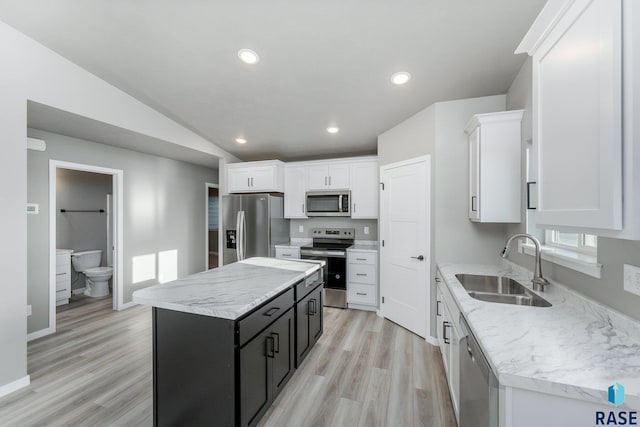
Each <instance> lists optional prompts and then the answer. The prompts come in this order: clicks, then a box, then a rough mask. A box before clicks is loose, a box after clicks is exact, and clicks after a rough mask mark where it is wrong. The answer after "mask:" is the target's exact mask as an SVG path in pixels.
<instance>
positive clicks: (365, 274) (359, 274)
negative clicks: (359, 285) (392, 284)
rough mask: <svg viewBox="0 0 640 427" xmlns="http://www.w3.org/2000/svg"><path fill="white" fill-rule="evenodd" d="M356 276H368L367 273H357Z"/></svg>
mask: <svg viewBox="0 0 640 427" xmlns="http://www.w3.org/2000/svg"><path fill="white" fill-rule="evenodd" d="M356 276H365V277H366V276H367V273H356Z"/></svg>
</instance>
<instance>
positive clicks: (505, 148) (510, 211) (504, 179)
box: [465, 110, 524, 223]
mask: <svg viewBox="0 0 640 427" xmlns="http://www.w3.org/2000/svg"><path fill="white" fill-rule="evenodd" d="M523 113H524V110H514V111H503V112H499V113H489V114H476V115H475V116H473V118H472V119H471V121H470V122H469V124H467V127H466V128H465V132H466V133H467V135H468V136H469V194H468V206H469V219H470V220H472V221H476V222H514V223H517V222H520V186H521V179H522V178H521V173H520V169H521V168H520V163H521V162H520V156H521V151H522V150H521V146H522V144H521V122H522V115H523Z"/></svg>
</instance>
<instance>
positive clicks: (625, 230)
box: [516, 0, 640, 239]
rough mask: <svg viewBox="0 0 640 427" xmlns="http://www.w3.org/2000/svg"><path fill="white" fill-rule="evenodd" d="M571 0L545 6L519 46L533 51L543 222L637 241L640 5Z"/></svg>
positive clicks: (639, 204)
mask: <svg viewBox="0 0 640 427" xmlns="http://www.w3.org/2000/svg"><path fill="white" fill-rule="evenodd" d="M566 4H567V5H568V7H564V8H562V7H560V6H554V4H553V3H548V4H547V6H545V10H546V13H545V11H544V10H543V13H541V18H540V19H538V20H536V22H535V23H534V25H533V26H532V27H531V29H530V30H529V32H528V33H527V35H526V36H525V38H524V40H523V41H522V43H521V44H520V46H519V47H518V50H517V51H516V53H520V52H527V53H529V55H531V56H532V57H533V143H534V146H537V149H538V166H537V175H538V185H537V190H538V195H537V196H538V206H537V209H538V212H537V215H536V216H537V218H536V222H537V223H538V225H539V226H542V227H548V228H556V229H560V230H565V231H569V232H585V233H590V234H597V235H600V236H608V237H618V238H630V239H640V215H638V214H637V212H638V209H640V171H639V170H638V167H637V164H638V162H640V148H639V147H638V144H637V141H636V142H635V143H634V138H635V139H636V140H637V138H638V136H637V135H638V132H639V131H640V128H639V127H640V108H639V107H638V106H639V105H640V104H639V102H640V85H639V84H638V78H637V76H638V75H639V74H638V72H639V71H640V64H639V61H640V32H639V31H638V27H637V26H638V25H639V24H638V22H640V5H638V3H637V1H634V0H590V1H587V0H577V1H574V2H570V3H566ZM554 8H555V9H554ZM556 9H557V10H556ZM623 11H624V13H623ZM634 28H635V30H634ZM634 107H635V108H634ZM634 134H635V136H634Z"/></svg>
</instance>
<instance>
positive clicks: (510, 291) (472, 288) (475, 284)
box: [456, 274, 551, 307]
mask: <svg viewBox="0 0 640 427" xmlns="http://www.w3.org/2000/svg"><path fill="white" fill-rule="evenodd" d="M456 278H457V279H458V280H459V281H460V283H461V284H462V287H463V288H465V289H466V291H467V293H468V294H469V296H471V297H472V298H475V299H477V300H480V301H487V302H496V303H500V304H513V305H528V306H532V307H551V303H549V302H548V301H547V300H545V299H544V298H542V297H540V296H538V295H536V294H534V293H533V292H531V291H530V290H529V289H527V288H525V287H524V286H522V285H521V284H520V283H518V282H516V281H515V280H513V279H511V278H509V277H502V276H482V275H476V274H456Z"/></svg>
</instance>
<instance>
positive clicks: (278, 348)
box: [271, 332, 280, 353]
mask: <svg viewBox="0 0 640 427" xmlns="http://www.w3.org/2000/svg"><path fill="white" fill-rule="evenodd" d="M271 336H272V337H276V339H275V352H276V353H280V334H279V333H277V332H272V333H271Z"/></svg>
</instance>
